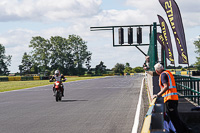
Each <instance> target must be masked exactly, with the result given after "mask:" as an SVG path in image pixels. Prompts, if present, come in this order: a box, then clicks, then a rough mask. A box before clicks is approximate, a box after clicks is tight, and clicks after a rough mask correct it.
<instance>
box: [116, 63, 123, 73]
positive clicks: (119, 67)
mask: <svg viewBox="0 0 200 133" xmlns="http://www.w3.org/2000/svg"><path fill="white" fill-rule="evenodd" d="M124 69H125V67H124V64H120V63H117V64H116V65H115V67H114V68H113V71H114V73H120V74H124Z"/></svg>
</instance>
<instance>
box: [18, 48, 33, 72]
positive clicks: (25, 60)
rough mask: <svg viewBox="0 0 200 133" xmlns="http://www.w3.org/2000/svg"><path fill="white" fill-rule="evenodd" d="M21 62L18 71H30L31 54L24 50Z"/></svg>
mask: <svg viewBox="0 0 200 133" xmlns="http://www.w3.org/2000/svg"><path fill="white" fill-rule="evenodd" d="M21 63H22V65H19V70H20V73H30V72H31V68H32V62H31V56H30V55H28V54H27V53H26V52H25V53H24V55H23V57H22V62H21Z"/></svg>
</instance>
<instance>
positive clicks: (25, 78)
mask: <svg viewBox="0 0 200 133" xmlns="http://www.w3.org/2000/svg"><path fill="white" fill-rule="evenodd" d="M27 80H33V77H32V76H30V77H21V81H27Z"/></svg>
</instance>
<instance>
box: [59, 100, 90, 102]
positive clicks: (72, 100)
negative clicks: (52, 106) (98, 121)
mask: <svg viewBox="0 0 200 133" xmlns="http://www.w3.org/2000/svg"><path fill="white" fill-rule="evenodd" d="M78 101H88V100H62V101H61V102H78Z"/></svg>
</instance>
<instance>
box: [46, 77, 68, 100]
mask: <svg viewBox="0 0 200 133" xmlns="http://www.w3.org/2000/svg"><path fill="white" fill-rule="evenodd" d="M50 82H53V80H50ZM62 82H65V80H62ZM62 82H60V81H55V82H54V88H53V91H54V96H55V98H56V102H58V101H61V100H62V91H63V84H62Z"/></svg>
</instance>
